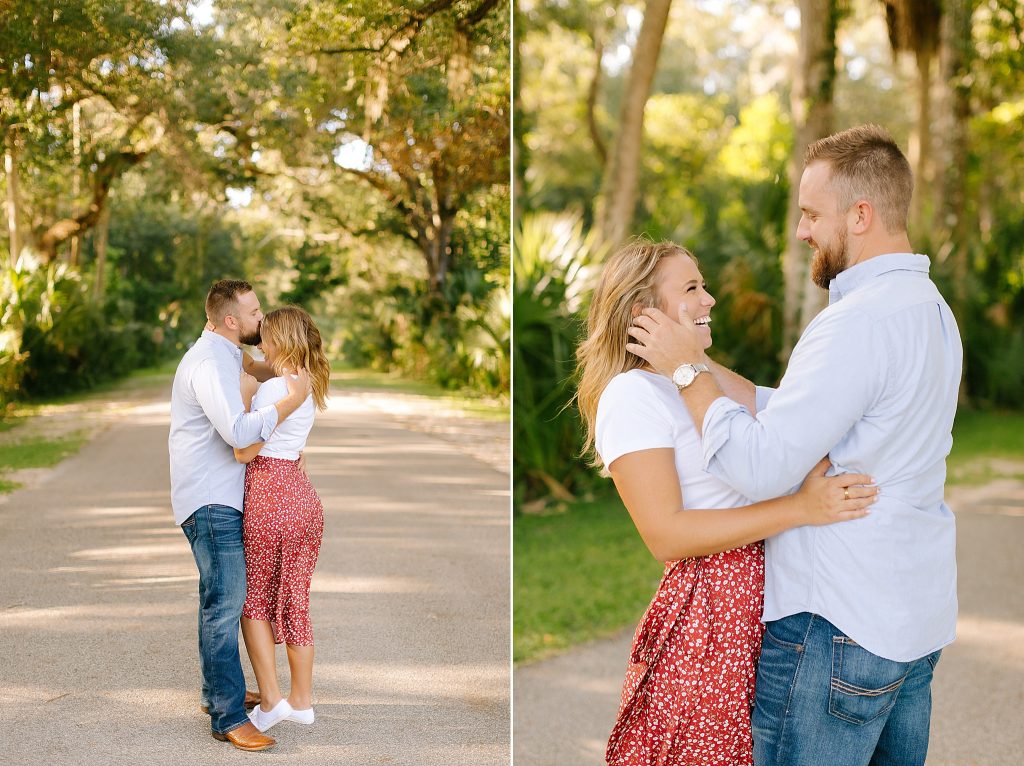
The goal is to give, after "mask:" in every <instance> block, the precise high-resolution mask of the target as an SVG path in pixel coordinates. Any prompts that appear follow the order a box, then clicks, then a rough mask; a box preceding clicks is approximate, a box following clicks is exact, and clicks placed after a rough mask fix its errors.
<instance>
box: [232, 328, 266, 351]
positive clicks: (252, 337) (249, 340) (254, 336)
mask: <svg viewBox="0 0 1024 766" xmlns="http://www.w3.org/2000/svg"><path fill="white" fill-rule="evenodd" d="M238 340H240V341H241V342H242V343H244V344H245V345H246V346H258V345H259V344H260V342H261V341H262V340H263V338H261V337H260V325H256V329H255V330H253V331H252V332H251V333H249V334H248V335H241V334H240V335H239V336H238Z"/></svg>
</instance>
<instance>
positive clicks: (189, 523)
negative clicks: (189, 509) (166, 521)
mask: <svg viewBox="0 0 1024 766" xmlns="http://www.w3.org/2000/svg"><path fill="white" fill-rule="evenodd" d="M181 531H182V532H184V533H185V539H186V540H188V544H189V545H192V543H194V542H195V541H196V537H197V536H198V535H199V532H198V530H197V529H196V515H195V514H194V513H193V514H192V515H191V516H189V517H188V518H187V519H185V521H184V522H183V523H182V525H181Z"/></svg>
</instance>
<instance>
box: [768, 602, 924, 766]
mask: <svg viewBox="0 0 1024 766" xmlns="http://www.w3.org/2000/svg"><path fill="white" fill-rule="evenodd" d="M939 654H940V652H934V653H933V654H929V655H928V656H926V657H922V658H921V659H919V660H915V661H913V662H894V661H893V660H887V659H885V658H883V657H879V656H878V655H875V654H872V653H871V652H869V651H867V650H866V649H864V648H862V647H861V646H860V645H859V644H857V643H856V642H855V641H854V640H853V639H851V638H848V637H847V636H846V635H845V634H844V633H843V632H842V631H840V630H839V629H838V628H836V627H835V626H834V625H833V624H832V623H830V622H829V621H828V620H826V619H825V618H823V617H820V616H818V615H816V614H810V613H808V612H802V613H800V614H794V615H790V616H789V617H784V618H783V619H781V620H775V621H774V622H769V623H768V624H767V626H766V630H765V635H764V641H763V642H762V644H761V660H760V662H759V664H758V668H757V699H756V703H755V705H754V713H753V716H752V724H753V729H754V763H755V764H756V766H797V765H798V764H807V766H819V765H820V764H824V763H827V764H829V766H920V765H922V764H924V759H925V755H926V754H927V752H928V727H929V722H930V719H931V711H932V695H931V682H932V671H933V669H934V668H935V664H936V663H937V662H938V661H939Z"/></svg>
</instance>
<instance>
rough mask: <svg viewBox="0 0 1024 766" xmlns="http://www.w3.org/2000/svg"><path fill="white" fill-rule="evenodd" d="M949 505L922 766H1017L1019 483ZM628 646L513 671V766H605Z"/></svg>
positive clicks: (627, 634) (1020, 706) (1022, 537)
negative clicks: (950, 580) (939, 632)
mask: <svg viewBox="0 0 1024 766" xmlns="http://www.w3.org/2000/svg"><path fill="white" fill-rule="evenodd" d="M948 502H949V504H950V506H951V507H952V508H953V510H954V511H956V513H957V535H958V543H957V546H958V547H957V561H958V570H959V599H960V620H959V624H958V629H957V633H958V637H957V640H956V642H955V643H953V644H952V645H951V646H949V647H948V648H947V649H946V650H945V651H944V652H943V655H942V659H941V660H940V662H939V666H938V668H937V670H936V675H935V682H934V686H933V700H934V702H933V704H934V709H933V715H932V737H931V747H930V749H929V754H928V762H927V763H928V766H1003V765H1004V764H1006V765H1010V764H1020V763H1024V586H1022V583H1024V483H1021V482H1015V481H1012V480H1000V481H997V482H993V483H992V484H989V485H986V486H984V487H973V488H968V487H954V488H952V491H951V492H950V494H949V498H948ZM639 618H640V615H637V619H639ZM632 637H633V629H632V628H628V629H626V630H624V631H623V632H621V633H620V634H618V635H617V636H615V637H613V638H611V639H608V640H606V641H598V642H594V643H591V644H588V645H586V646H582V647H578V648H576V649H574V650H572V651H569V652H567V653H566V654H563V655H561V656H558V657H555V658H553V659H549V660H545V661H542V662H538V663H534V664H531V665H526V666H523V667H519V668H516V670H515V674H514V675H515V699H514V703H513V714H514V718H515V726H514V729H515V731H514V738H513V741H514V757H515V764H516V766H594V765H595V764H600V763H603V755H604V747H605V743H606V742H607V738H608V734H609V733H610V732H611V727H612V724H613V723H614V720H615V711H616V709H617V707H618V700H619V690H620V688H621V686H620V685H621V683H622V677H623V675H624V674H625V665H626V658H627V657H628V654H629V644H630V641H631V640H632Z"/></svg>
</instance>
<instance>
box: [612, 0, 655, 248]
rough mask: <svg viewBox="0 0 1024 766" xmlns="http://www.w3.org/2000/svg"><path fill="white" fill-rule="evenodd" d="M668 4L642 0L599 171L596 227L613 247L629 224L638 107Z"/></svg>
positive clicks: (640, 130) (636, 178) (646, 91)
mask: <svg viewBox="0 0 1024 766" xmlns="http://www.w3.org/2000/svg"><path fill="white" fill-rule="evenodd" d="M671 7H672V0H648V2H647V5H646V8H645V10H644V19H643V23H642V24H641V25H640V33H639V35H638V36H637V40H636V45H635V46H634V48H633V63H632V66H631V67H630V70H629V76H628V77H627V78H626V91H625V94H624V96H623V99H622V107H621V109H620V111H619V120H618V132H617V133H616V135H615V142H614V144H613V145H612V150H611V153H610V154H609V156H608V164H607V166H606V167H605V172H604V181H603V183H602V188H601V198H600V203H599V206H598V214H597V224H598V230H599V232H600V237H601V240H602V242H604V243H605V244H607V245H609V246H612V247H614V246H615V245H617V244H618V243H619V242H621V241H622V240H623V239H624V238H625V237H626V234H627V232H628V231H629V227H630V224H632V222H633V212H634V210H635V208H636V201H637V194H638V191H639V185H640V159H641V152H642V150H643V137H644V107H645V105H646V104H647V99H648V98H649V97H650V94H651V84H652V83H653V82H654V73H655V71H656V70H657V67H658V56H659V54H660V52H661V43H662V40H663V39H664V37H665V26H666V24H667V23H668V14H669V10H670V9H671Z"/></svg>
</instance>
